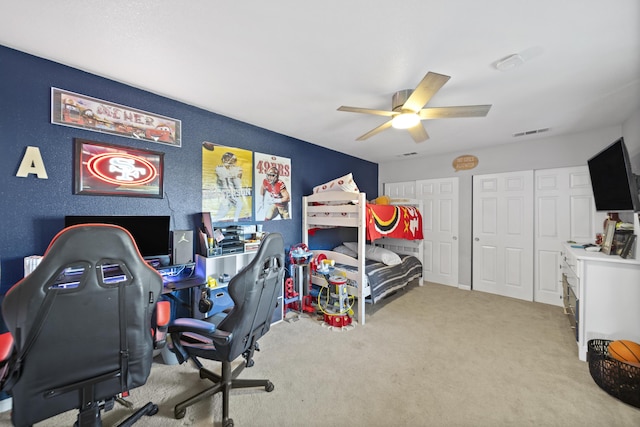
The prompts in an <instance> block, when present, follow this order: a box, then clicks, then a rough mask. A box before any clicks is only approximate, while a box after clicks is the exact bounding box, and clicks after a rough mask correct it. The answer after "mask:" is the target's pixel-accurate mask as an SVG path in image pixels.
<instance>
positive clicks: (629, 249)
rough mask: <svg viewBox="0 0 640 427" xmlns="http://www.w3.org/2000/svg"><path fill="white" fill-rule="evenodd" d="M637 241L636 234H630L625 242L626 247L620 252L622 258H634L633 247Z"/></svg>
mask: <svg viewBox="0 0 640 427" xmlns="http://www.w3.org/2000/svg"><path fill="white" fill-rule="evenodd" d="M635 241H636V235H635V234H630V235H629V236H628V237H627V239H626V241H625V242H624V246H623V247H622V250H621V251H620V256H621V257H622V258H625V259H626V258H629V257H630V256H632V254H633V247H634V243H635Z"/></svg>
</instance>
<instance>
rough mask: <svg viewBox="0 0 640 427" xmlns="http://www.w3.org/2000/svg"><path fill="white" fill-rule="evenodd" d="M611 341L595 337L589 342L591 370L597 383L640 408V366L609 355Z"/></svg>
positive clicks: (612, 394)
mask: <svg viewBox="0 0 640 427" xmlns="http://www.w3.org/2000/svg"><path fill="white" fill-rule="evenodd" d="M610 342H611V341H610V340H600V339H594V340H590V341H589V342H588V343H587V346H588V353H587V360H588V361H589V372H590V373H591V376H592V377H593V380H594V381H595V382H596V384H598V385H599V386H600V387H601V388H602V389H603V390H604V391H606V392H607V393H609V394H610V395H611V396H613V397H615V398H617V399H620V400H621V401H623V402H624V403H628V404H629V405H633V406H635V407H636V408H640V367H637V366H634V365H630V364H628V363H624V362H620V361H618V360H616V359H614V358H612V357H611V356H609V350H608V348H609V343H610Z"/></svg>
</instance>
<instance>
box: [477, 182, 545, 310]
mask: <svg viewBox="0 0 640 427" xmlns="http://www.w3.org/2000/svg"><path fill="white" fill-rule="evenodd" d="M472 288H473V289H474V290H478V291H483V292H490V293H494V294H498V295H503V296H508V297H512V298H519V299H523V300H527V301H533V171H522V172H509V173H501V174H489V175H476V176H474V177H473V267H472Z"/></svg>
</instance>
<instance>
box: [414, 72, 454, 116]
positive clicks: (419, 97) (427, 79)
mask: <svg viewBox="0 0 640 427" xmlns="http://www.w3.org/2000/svg"><path fill="white" fill-rule="evenodd" d="M450 78H451V77H449V76H445V75H443V74H438V73H432V72H431V71H429V72H428V73H427V75H426V76H424V78H423V79H422V81H421V82H420V83H419V84H418V86H417V87H416V88H415V89H414V90H413V93H412V94H411V96H409V98H407V100H406V101H405V103H404V105H403V106H402V109H406V110H411V111H415V112H418V111H420V109H421V108H422V107H424V106H425V105H426V104H427V102H429V100H430V99H431V98H432V97H433V95H435V94H436V92H437V91H439V90H440V88H441V87H442V86H444V84H445V83H446V82H447V81H449V79H450Z"/></svg>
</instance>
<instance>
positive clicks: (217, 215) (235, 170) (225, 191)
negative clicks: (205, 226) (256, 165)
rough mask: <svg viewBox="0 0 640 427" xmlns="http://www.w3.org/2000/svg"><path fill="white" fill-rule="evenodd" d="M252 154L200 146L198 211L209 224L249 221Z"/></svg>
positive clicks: (237, 150)
mask: <svg viewBox="0 0 640 427" xmlns="http://www.w3.org/2000/svg"><path fill="white" fill-rule="evenodd" d="M252 154H253V153H252V152H251V151H249V150H242V149H240V148H235V147H225V146H223V145H218V144H214V143H212V142H207V141H205V142H203V143H202V212H209V213H210V214H211V221H212V222H214V223H215V222H240V221H251V206H252V197H251V191H252V184H253V163H252Z"/></svg>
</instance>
